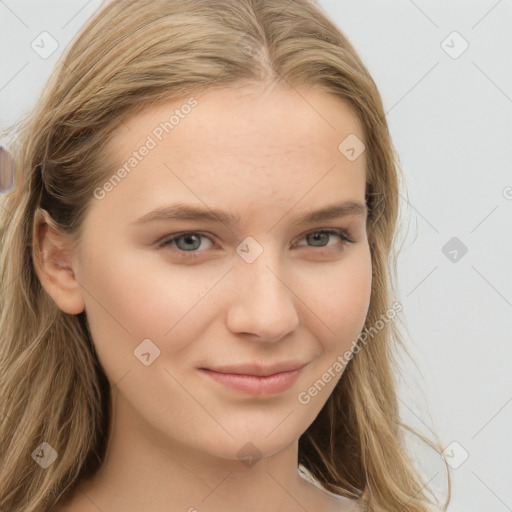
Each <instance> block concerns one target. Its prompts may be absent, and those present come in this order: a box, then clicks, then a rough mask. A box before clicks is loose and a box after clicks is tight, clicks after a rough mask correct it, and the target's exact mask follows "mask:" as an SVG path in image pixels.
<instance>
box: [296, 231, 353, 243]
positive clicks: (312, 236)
mask: <svg viewBox="0 0 512 512" xmlns="http://www.w3.org/2000/svg"><path fill="white" fill-rule="evenodd" d="M333 236H337V237H338V238H339V239H340V240H341V241H342V243H341V245H344V244H346V243H353V240H351V239H350V238H349V237H348V236H347V233H346V232H345V231H344V230H343V229H321V230H317V231H311V232H310V233H307V234H306V235H304V239H305V240H306V242H308V243H309V244H311V245H308V247H331V246H332V245H333V244H330V245H329V241H330V239H332V238H331V237H333ZM297 246H299V247H304V245H299V244H297Z"/></svg>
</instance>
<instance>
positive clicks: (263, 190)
mask: <svg viewBox="0 0 512 512" xmlns="http://www.w3.org/2000/svg"><path fill="white" fill-rule="evenodd" d="M354 136H355V137H357V139H358V140H360V141H361V143H362V142H363V141H364V133H363V130H362V125H361V123H360V121H359V119H358V117H357V116H356V115H355V113H354V112H353V110H352V108H351V107H350V106H349V105H348V104H347V103H346V102H344V101H343V100H341V99H339V98H337V97H335V96H334V95H331V94H329V93H327V92H325V91H323V90H319V89H313V88H297V89H293V88H290V87H287V86H276V87H266V88H265V87H263V86H261V87H257V86H253V87H247V88H242V89H241V88H236V89H235V88H230V89H215V90H206V91H203V92H202V93H199V94H195V95H190V96H183V97H181V98H177V99H173V100H170V101H168V102H164V103H160V104H156V105H152V106H150V107H147V108H145V109H144V110H143V111H141V112H139V113H137V114H134V115H132V116H130V117H128V118H127V119H126V120H125V121H124V123H123V124H122V125H121V126H120V127H119V128H118V129H117V130H116V131H115V132H114V133H113V136H112V138H111V140H110V142H109V145H108V158H109V159H110V160H111V162H112V164H113V169H114V172H115V170H116V169H119V168H122V167H123V168H124V169H125V171H127V172H124V173H123V174H124V177H123V179H122V181H121V183H119V184H118V185H116V186H115V190H114V191H113V192H111V193H110V194H109V195H108V196H107V198H106V201H108V203H109V204H110V205H111V207H112V208H116V209H118V208H123V207H124V206H125V205H126V203H129V204H130V206H131V210H132V211H133V216H134V215H137V214H141V215H142V214H143V213H144V210H147V208H148V207H150V206H151V207H155V206H160V205H163V204H165V203H168V202H170V201H171V200H172V199H179V200H182V201H193V202H194V203H198V201H200V202H203V204H206V205H208V206H212V207H214V206H220V205H222V206H224V205H225V204H226V202H228V203H230V204H232V205H233V207H234V208H237V209H239V210H240V211H241V209H242V207H243V205H247V206H249V205H251V204H253V205H254V208H257V207H259V208H260V209H261V208H262V207H265V206H266V205H267V206H272V207H274V205H275V204H277V203H278V202H286V203H290V201H297V199H299V198H300V197H301V196H305V194H306V193H307V194H308V197H309V198H312V199H313V198H314V197H315V194H316V195H318V196H319V197H326V199H328V197H327V196H334V195H336V194H337V191H344V193H345V196H346V197H345V196H342V197H341V198H342V199H351V198H353V197H354V195H358V196H359V197H361V195H364V186H365V154H364V153H363V154H361V156H360V157H358V158H357V159H356V160H353V161H351V160H350V159H347V158H346V156H345V155H344V154H343V152H342V151H341V150H340V144H341V143H342V142H343V141H344V140H346V139H347V137H354ZM350 194H352V197H349V196H350ZM338 198H339V194H338V196H337V197H336V199H338Z"/></svg>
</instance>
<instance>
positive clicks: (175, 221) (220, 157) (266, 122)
mask: <svg viewBox="0 0 512 512" xmlns="http://www.w3.org/2000/svg"><path fill="white" fill-rule="evenodd" d="M176 111H177V112H176ZM171 116H174V117H171ZM166 123H167V124H166ZM349 136H350V138H349V139H347V141H345V139H346V138H347V137H349ZM356 137H357V138H356ZM358 139H359V140H358ZM363 139H364V135H363V131H362V127H361V125H360V123H359V122H358V119H357V118H356V116H355V115H354V114H353V113H352V111H351V110H350V109H349V108H348V107H347V106H346V104H344V103H343V102H342V101H341V100H339V99H337V98H335V97H333V96H330V95H328V94H327V93H325V92H321V91H318V90H312V89H297V90H294V89H288V88H284V87H282V88H276V89H274V90H270V91H269V90H264V89H249V88H248V89H245V90H244V91H243V92H240V91H238V92H236V91H234V90H228V89H226V90H222V91H220V90H217V91H213V90H210V91H208V92H206V93H203V94H199V95H196V96H194V98H193V99H192V98H184V99H183V100H182V101H172V102H169V103H168V104H160V105H158V106H154V107H151V108H148V109H147V110H145V111H144V112H142V113H140V114H137V115H134V116H132V117H131V118H130V119H128V121H127V122H126V123H125V124H124V125H121V127H120V128H119V129H118V130H117V131H116V132H115V133H114V137H113V139H112V141H111V143H110V145H109V154H108V155H106V157H108V158H110V159H112V161H114V162H115V172H116V176H115V177H114V178H112V179H111V180H110V182H109V183H107V181H106V182H105V186H103V187H101V188H100V189H96V192H95V198H94V199H93V200H92V204H91V207H90V210H89V212H88V215H87V217H86V219H85V224H84V237H83V241H82V244H81V246H80V247H79V252H78V259H77V264H76V266H75V268H74V271H75V272H74V273H75V277H76V279H77V281H78V283H80V286H81V289H82V293H83V298H84V302H85V311H86V315H87V318H88V322H89V325H90V328H91V333H92V337H93V341H94V344H95V347H96V351H97V354H98V357H99V359H100V362H101V364H102V366H103V368H104V370H105V372H106V374H107V376H108V378H109V380H110V382H111V384H112V385H115V388H114V392H115V394H116V396H117V400H118V403H119V404H121V403H122V404H124V405H123V407H124V409H123V410H124V416H123V421H126V422H127V424H126V427H127V428H132V429H137V430H138V431H140V432H144V433H145V434H147V436H149V437H151V438H152V439H159V440H160V441H163V442H164V443H169V444H168V446H169V447H170V446H180V445H181V446H188V447H190V448H194V449H196V450H200V451H201V452H203V453H208V454H210V455H214V456H218V457H223V458H229V459H237V458H240V457H241V456H242V454H245V453H246V452H251V450H252V451H253V452H254V455H255V456H269V455H271V454H273V453H276V452H277V451H278V450H281V449H283V447H285V446H289V445H290V444H291V443H293V442H294V441H296V440H297V439H298V438H299V437H300V435H301V434H302V433H303V432H304V431H305V430H306V429H307V428H308V426H309V425H310V424H311V423H312V422H313V420H314V419H315V417H316V416H317V414H318V413H319V411H320V409H321V408H322V406H323V405H324V404H325V402H326V400H327V398H328V397H329V395H330V393H331V392H332V390H333V388H334V386H335V385H336V383H337V382H338V380H339V378H340V377H341V374H342V371H343V370H342V367H344V366H345V364H346V362H347V359H348V358H347V356H346V351H350V350H352V348H353V341H354V340H355V339H356V338H357V336H358V334H359V333H360V332H361V329H362V328H363V325H364V321H365V317H366V314H367V311H368V306H369V301H370V291H371V275H372V269H371V257H370V250H369V245H368V240H367V234H366V211H365V164H366V160H365V153H364V152H362V153H361V154H360V155H359V156H358V154H359V153H360V152H361V148H362V146H360V144H361V141H362V140H363ZM344 141H345V142H344ZM341 143H343V144H342V146H341V148H340V144H341ZM144 148H145V149H144ZM356 157H357V158H356ZM125 164H126V166H125V167H124V172H122V171H120V172H117V171H118V169H121V168H122V167H123V166H124V165H125ZM109 178H111V177H110V176H109V177H108V178H107V179H109ZM343 205H344V206H343ZM356 205H359V207H357V206H356ZM342 206H343V207H342ZM192 210H193V211H192ZM152 212H158V214H156V213H152ZM345 237H347V238H349V239H350V240H351V242H348V241H347V240H345ZM299 367H301V369H300V370H298V371H297V372H295V373H293V372H292V373H286V374H283V375H280V376H274V377H268V376H267V378H263V377H261V376H260V377H254V376H253V377H248V376H247V375H255V374H260V375H261V374H264V375H268V374H274V373H276V372H280V371H283V370H292V369H295V368H299ZM214 370H217V373H216V372H215V371H214ZM223 372H224V374H223ZM226 372H227V373H228V374H229V373H239V374H245V375H246V376H245V377H244V376H240V375H239V376H238V377H235V376H233V375H231V376H230V375H227V374H226ZM248 443H251V444H248ZM240 450H242V451H240ZM244 450H245V452H244ZM249 455H250V453H249Z"/></svg>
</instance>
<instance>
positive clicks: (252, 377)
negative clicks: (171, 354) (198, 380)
mask: <svg viewBox="0 0 512 512" xmlns="http://www.w3.org/2000/svg"><path fill="white" fill-rule="evenodd" d="M304 366H305V364H303V363H285V364H282V363H281V364H277V365H273V366H268V367H262V366H257V365H254V364H252V365H250V364H249V365H239V366H236V367H216V368H215V369H210V368H199V370H200V371H201V372H202V373H203V374H205V375H207V376H208V377H210V378H211V379H213V380H215V381H216V382H219V383H221V384H224V385H225V386H227V387H229V388H233V389H237V390H239V391H244V392H245V393H248V394H251V395H270V394H275V393H280V392H283V391H285V390H287V389H289V388H291V387H292V386H293V385H294V384H295V382H296V381H297V379H298V377H299V374H300V371H301V370H302V368H303V367H304Z"/></svg>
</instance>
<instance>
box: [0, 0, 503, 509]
mask: <svg viewBox="0 0 512 512" xmlns="http://www.w3.org/2000/svg"><path fill="white" fill-rule="evenodd" d="M319 3H320V5H321V6H322V7H323V8H324V9H325V10H326V11H327V13H328V14H329V15H330V16H331V17H332V18H333V19H334V21H335V22H336V23H337V25H338V26H339V27H340V28H341V30H342V31H343V32H344V33H345V34H346V35H347V36H348V38H349V39H350V40H351V42H352V43H353V44H354V46H355V48H356V49H357V51H358V52H359V53H360V55H361V57H362V59H363V61H364V62H365V64H366V65H367V67H368V68H369V70H370V72H371V73H372V75H373V77H374V79H375V81H376V83H377V86H378V87H379V90H380V91H381V94H382V97H383V100H384V105H385V108H386V111H387V119H388V122H389V125H390V130H391V134H392V137H393V140H394V143H395V146H396V148H397V150H398V153H399V155H400V159H401V162H402V166H403V170H404V174H405V187H406V189H407V191H405V189H403V190H402V198H403V201H402V206H403V212H402V216H403V219H404V220H403V225H404V230H403V236H402V241H403V247H402V250H401V256H400V259H399V267H398V271H399V274H398V278H399V295H398V297H397V298H398V300H399V301H400V302H401V303H402V304H403V308H404V309H403V312H402V313H401V314H400V317H401V319H402V322H404V323H405V325H406V326H407V329H408V331H406V332H405V335H406V341H407V344H408V346H409V349H410V351H411V353H412V355H413V357H414V359H415V361H416V364H417V365H416V366H414V365H413V364H411V362H408V361H407V360H406V361H405V363H404V379H403V383H402V387H401V391H400V401H401V405H402V409H403V416H404V419H406V420H407V421H409V422H410V423H412V424H413V425H414V426H416V427H418V428H420V429H421V430H422V432H424V433H425V434H427V435H431V431H430V429H432V430H433V431H434V432H435V433H436V434H437V435H438V436H439V437H440V439H441V441H442V443H443V446H444V447H446V448H447V449H446V453H447V456H448V457H449V460H450V462H451V465H452V466H453V467H454V469H453V470H452V472H451V474H452V480H453V484H454V487H453V499H452V504H451V505H450V506H449V508H448V510H449V511H450V512H481V511H484V510H485V511H486V512H502V511H503V512H504V511H507V510H512V486H511V485H510V484H511V483H512V469H511V464H510V460H511V458H512V441H511V439H510V431H511V429H510V426H511V424H512V372H511V371H510V366H511V363H512V348H511V336H510V332H511V330H512V314H511V313H512V309H511V308H512V275H511V274H512V273H511V270H510V262H511V261H512V243H511V240H512V237H511V234H512V233H511V231H512V228H511V225H512V222H511V220H512V172H511V171H512V169H511V157H510V149H511V146H512V55H511V53H512V52H511V49H512V0H500V1H495V0H489V1H487V0H485V1H484V0H480V1H477V0H471V1H467V0H457V1H441V0H436V1H431V2H428V1H426V0H421V1H420V0H416V1H413V0H392V1H387V2H381V1H377V0H374V1H361V0H320V2H319ZM100 5H101V2H100V1H99V0H90V1H87V0H66V1H64V0H61V1H56V0H52V1H46V2H44V3H43V2H38V1H36V0H32V1H29V0H23V1H15V0H0V128H5V127H6V126H7V125H8V124H10V123H12V122H13V121H15V120H16V119H18V118H19V116H21V115H22V114H23V113H24V112H25V111H27V110H28V109H30V108H31V107H32V106H33V105H34V103H35V101H36V98H37V95H38V94H39V92H40V90H41V87H42V85H43V83H44V82H45V80H46V78H47V77H48V75H49V73H50V72H51V70H52V68H53V65H54V64H55V62H56V60H57V58H58V56H59V55H60V54H61V52H62V50H63V49H64V48H65V46H66V45H67V44H68V42H69V41H70V39H71V38H72V37H73V35H74V34H75V33H76V31H77V30H78V29H79V28H80V27H81V25H82V24H83V22H84V21H85V20H86V19H87V17H89V16H90V15H91V14H92V13H93V12H94V11H95V10H96V9H97V8H98V7H99V6H100ZM43 31H47V32H48V33H49V34H51V36H52V37H53V38H54V39H55V40H56V41H57V42H58V45H59V47H58V48H57V50H56V51H55V53H53V54H52V55H51V56H50V57H48V58H41V57H40V56H39V55H38V54H37V53H36V51H34V50H33V49H32V48H31V43H32V41H34V40H35V41H36V43H38V41H39V45H40V46H42V44H41V43H40V40H41V36H40V34H41V33H42V32H43ZM453 32H457V34H453ZM42 37H47V36H42ZM443 41H444V42H443ZM466 44H468V48H467V49H466V50H465V51H464V52H463V53H461V51H462V50H463V49H464V47H465V45H466ZM45 48H46V50H48V48H50V46H49V43H48V41H47V43H46V44H45ZM459 53H461V54H460V55H458V54H459ZM450 54H451V55H450ZM455 57H456V58H455ZM0 143H2V141H0ZM453 237H456V238H457V240H455V241H452V242H451V243H452V244H453V243H454V244H455V245H448V246H447V247H446V248H445V249H444V252H443V247H445V244H447V243H448V242H449V241H450V240H451V239H452V238H453ZM464 247H465V248H466V249H467V252H466V253H465V254H463V249H464ZM454 251H455V252H454ZM445 253H446V255H445ZM453 260H455V261H453ZM415 446H416V449H417V450H418V454H420V453H423V454H424V456H423V458H422V466H421V468H420V469H421V470H422V471H425V472H427V473H428V478H429V479H430V480H431V483H432V485H433V486H434V487H436V486H437V487H439V488H440V489H442V487H443V483H442V482H443V478H444V474H443V473H442V466H440V465H439V460H436V458H435V457H432V454H431V453H430V454H429V453H428V450H427V451H425V450H424V448H422V447H421V445H415ZM422 450H423V451H422ZM466 457H467V459H465V458H466Z"/></svg>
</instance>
